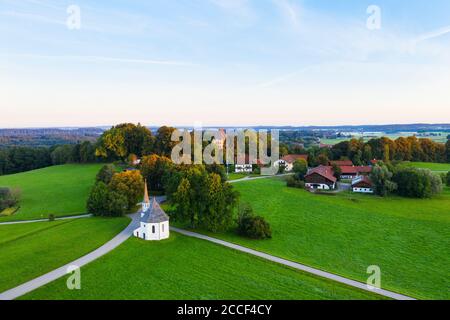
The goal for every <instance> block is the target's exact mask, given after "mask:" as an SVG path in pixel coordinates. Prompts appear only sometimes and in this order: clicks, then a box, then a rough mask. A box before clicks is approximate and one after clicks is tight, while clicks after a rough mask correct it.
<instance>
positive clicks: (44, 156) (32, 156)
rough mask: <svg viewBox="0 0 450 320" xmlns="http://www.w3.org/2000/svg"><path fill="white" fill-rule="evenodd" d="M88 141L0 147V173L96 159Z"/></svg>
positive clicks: (87, 161)
mask: <svg viewBox="0 0 450 320" xmlns="http://www.w3.org/2000/svg"><path fill="white" fill-rule="evenodd" d="M97 160H98V159H97V158H96V156H95V147H94V145H93V144H92V143H91V142H89V141H85V142H81V143H77V144H67V145H62V146H53V147H50V148H47V147H8V148H4V149H0V175H5V174H14V173H19V172H25V171H30V170H36V169H40V168H45V167H49V166H52V165H59V164H66V163H90V162H94V161H97Z"/></svg>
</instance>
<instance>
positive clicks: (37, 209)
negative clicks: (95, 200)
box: [0, 164, 102, 222]
mask: <svg viewBox="0 0 450 320" xmlns="http://www.w3.org/2000/svg"><path fill="white" fill-rule="evenodd" d="M101 166H102V164H83V165H81V164H68V165H62V166H52V167H48V168H44V169H39V170H34V171H28V172H23V173H18V174H13V175H7V176H0V186H1V187H11V188H19V189H20V190H21V200H20V203H19V205H20V209H19V210H18V211H17V212H16V213H15V214H14V215H12V216H8V217H0V222H4V221H12V220H28V219H40V218H47V217H48V215H49V214H54V215H55V216H56V217H60V216H68V215H77V214H83V213H85V212H86V211H85V210H86V209H85V208H86V199H87V197H88V194H89V191H90V189H91V187H92V186H93V185H94V182H95V176H96V174H97V172H98V171H99V170H100V168H101Z"/></svg>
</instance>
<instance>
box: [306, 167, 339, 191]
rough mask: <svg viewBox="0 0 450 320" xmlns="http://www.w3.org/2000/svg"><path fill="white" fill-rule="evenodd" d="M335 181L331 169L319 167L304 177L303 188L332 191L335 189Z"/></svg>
mask: <svg viewBox="0 0 450 320" xmlns="http://www.w3.org/2000/svg"><path fill="white" fill-rule="evenodd" d="M336 181H337V179H336V177H335V176H334V171H333V167H330V166H319V167H316V168H314V169H311V170H309V171H308V173H307V174H306V176H305V187H307V188H311V189H318V190H332V189H335V188H336Z"/></svg>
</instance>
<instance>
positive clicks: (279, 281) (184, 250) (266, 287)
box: [22, 233, 381, 300]
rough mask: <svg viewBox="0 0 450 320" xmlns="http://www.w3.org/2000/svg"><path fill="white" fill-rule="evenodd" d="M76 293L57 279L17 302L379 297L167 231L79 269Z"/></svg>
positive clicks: (118, 249)
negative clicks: (160, 237) (159, 237)
mask: <svg viewBox="0 0 450 320" xmlns="http://www.w3.org/2000/svg"><path fill="white" fill-rule="evenodd" d="M81 275H82V278H81V290H74V291H70V290H67V288H66V279H65V278H61V279H59V280H57V281H55V282H53V283H50V284H49V285H47V286H44V287H42V288H40V289H38V290H36V291H34V292H32V293H30V294H28V295H26V296H24V297H22V299H51V300H52V299H55V300H61V299H101V300H107V299H130V300H137V299H152V300H159V299H175V300H180V299H202V300H207V299H375V298H376V299H379V298H381V297H379V296H375V295H373V294H371V293H367V292H363V291H359V290H356V289H353V288H349V287H346V286H344V285H340V284H338V283H334V282H330V281H327V280H324V279H320V278H316V277H313V276H310V275H307V274H304V273H301V272H298V271H295V270H292V269H289V268H286V267H283V266H281V265H277V264H274V263H271V262H268V261H264V260H261V259H259V258H256V257H253V256H249V255H247V254H244V253H240V252H238V251H234V250H231V249H228V248H224V247H221V246H217V245H215V244H211V243H208V242H206V241H202V240H198V239H193V238H188V237H184V236H182V235H179V234H176V233H172V234H171V238H170V239H169V240H165V241H162V242H146V241H142V240H138V239H136V238H132V239H129V240H128V241H127V242H125V243H124V244H123V245H121V246H120V247H119V248H117V249H116V250H114V251H113V252H111V253H109V254H107V255H105V256H103V257H102V258H100V259H99V260H96V261H94V262H93V263H91V264H89V265H87V266H86V267H84V268H82V270H81Z"/></svg>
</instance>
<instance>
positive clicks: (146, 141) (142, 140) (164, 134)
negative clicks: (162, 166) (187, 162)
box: [95, 123, 175, 161]
mask: <svg viewBox="0 0 450 320" xmlns="http://www.w3.org/2000/svg"><path fill="white" fill-rule="evenodd" d="M174 130H175V128H172V127H166V126H163V127H161V128H159V129H158V131H157V132H156V136H154V135H153V134H152V132H151V131H150V130H149V129H148V128H147V127H145V126H142V125H141V124H137V125H135V124H132V123H123V124H119V125H117V126H114V127H112V128H111V129H109V130H107V131H105V132H104V133H103V134H102V135H101V137H100V138H99V140H98V143H97V148H96V152H95V154H96V155H97V156H98V157H102V158H104V159H107V160H109V161H114V160H122V161H124V160H127V159H128V158H129V157H130V156H136V157H142V156H144V155H151V154H157V155H162V156H166V157H170V155H171V152H172V148H173V146H174V144H175V143H174V142H172V139H171V138H172V133H173V131H174Z"/></svg>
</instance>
